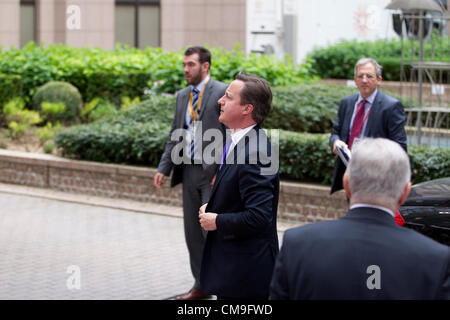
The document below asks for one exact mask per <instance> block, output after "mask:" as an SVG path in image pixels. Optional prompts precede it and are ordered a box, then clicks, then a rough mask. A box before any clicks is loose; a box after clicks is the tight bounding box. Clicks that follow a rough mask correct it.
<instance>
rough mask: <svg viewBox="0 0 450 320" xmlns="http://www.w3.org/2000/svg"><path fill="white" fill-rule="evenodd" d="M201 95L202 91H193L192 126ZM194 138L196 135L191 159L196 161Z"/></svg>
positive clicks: (192, 144) (192, 141)
mask: <svg viewBox="0 0 450 320" xmlns="http://www.w3.org/2000/svg"><path fill="white" fill-rule="evenodd" d="M199 93H200V91H199V90H198V89H197V88H194V89H192V109H193V111H194V112H193V113H192V115H191V120H190V125H192V122H193V121H194V114H195V112H196V111H197V107H198V97H199ZM194 136H195V133H194V134H193V135H192V140H191V159H194V154H195V143H194Z"/></svg>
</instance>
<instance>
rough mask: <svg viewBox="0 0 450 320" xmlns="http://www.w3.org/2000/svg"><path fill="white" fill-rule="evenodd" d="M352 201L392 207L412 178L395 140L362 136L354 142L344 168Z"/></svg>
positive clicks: (405, 159) (406, 161) (406, 158)
mask: <svg viewBox="0 0 450 320" xmlns="http://www.w3.org/2000/svg"><path fill="white" fill-rule="evenodd" d="M346 173H347V175H348V182H349V188H350V192H351V195H352V196H351V197H352V200H356V201H358V202H365V203H374V202H375V203H381V204H385V205H388V206H393V205H394V206H395V205H396V204H397V202H398V200H399V199H400V197H401V195H402V192H403V190H404V188H405V186H406V184H407V183H408V182H409V181H410V179H411V167H410V164H409V158H408V155H407V154H406V152H405V151H404V150H403V149H402V147H400V145H399V144H398V143H396V142H394V141H391V140H388V139H383V138H365V139H363V140H361V141H360V142H359V143H357V144H355V145H354V148H353V149H352V158H351V160H350V163H349V166H348V168H347V171H346Z"/></svg>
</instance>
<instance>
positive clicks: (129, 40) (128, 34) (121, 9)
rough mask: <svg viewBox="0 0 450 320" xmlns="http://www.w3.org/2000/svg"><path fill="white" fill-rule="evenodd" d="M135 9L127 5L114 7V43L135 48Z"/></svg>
mask: <svg viewBox="0 0 450 320" xmlns="http://www.w3.org/2000/svg"><path fill="white" fill-rule="evenodd" d="M134 12H135V8H134V6H129V5H119V6H116V10H115V35H116V40H115V41H116V42H119V43H123V44H127V45H129V46H132V47H134V46H135V37H136V36H135V14H134Z"/></svg>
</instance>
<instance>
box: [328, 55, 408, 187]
mask: <svg viewBox="0 0 450 320" xmlns="http://www.w3.org/2000/svg"><path fill="white" fill-rule="evenodd" d="M354 80H355V83H356V86H357V87H358V89H359V93H357V94H354V95H352V96H349V97H346V98H344V99H342V100H341V103H340V105H339V111H338V116H337V119H336V122H335V123H334V126H333V132H332V134H331V137H330V148H331V150H332V151H333V153H334V154H337V150H336V146H338V145H339V146H344V145H345V146H348V148H349V149H350V150H351V148H352V146H353V143H355V142H357V141H359V140H360V139H362V138H364V137H373V138H387V139H390V140H392V141H395V142H397V143H398V144H399V145H400V146H401V147H402V148H403V149H405V151H406V132H405V127H404V125H405V120H406V118H405V111H404V108H403V105H402V103H401V102H400V101H399V100H397V99H394V98H392V97H390V96H388V95H386V94H384V93H383V92H381V91H380V90H378V86H379V85H380V83H381V80H382V77H381V66H380V65H379V64H378V63H377V62H376V61H375V60H373V59H370V58H362V59H360V60H359V61H358V62H357V63H356V65H355V75H354ZM344 172H345V165H344V163H343V162H342V161H341V159H340V158H339V157H338V158H337V159H336V164H335V167H334V174H333V180H332V183H331V193H334V192H335V191H338V190H341V189H342V176H343V175H344Z"/></svg>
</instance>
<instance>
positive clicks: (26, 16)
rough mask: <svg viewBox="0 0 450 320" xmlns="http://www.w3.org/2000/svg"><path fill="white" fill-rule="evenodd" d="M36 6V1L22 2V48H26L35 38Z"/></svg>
mask: <svg viewBox="0 0 450 320" xmlns="http://www.w3.org/2000/svg"><path fill="white" fill-rule="evenodd" d="M35 26H36V21H35V5H34V1H21V3H20V46H21V47H23V46H25V45H26V44H27V43H28V42H30V41H36V38H35V31H36V30H35Z"/></svg>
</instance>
